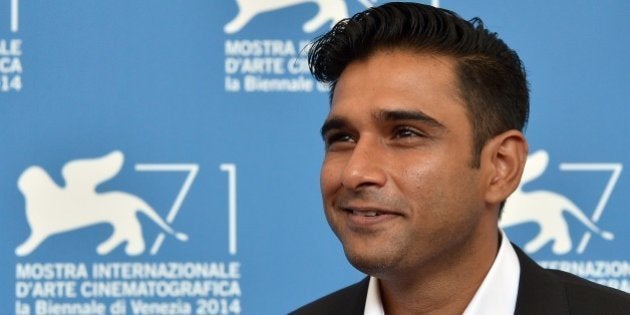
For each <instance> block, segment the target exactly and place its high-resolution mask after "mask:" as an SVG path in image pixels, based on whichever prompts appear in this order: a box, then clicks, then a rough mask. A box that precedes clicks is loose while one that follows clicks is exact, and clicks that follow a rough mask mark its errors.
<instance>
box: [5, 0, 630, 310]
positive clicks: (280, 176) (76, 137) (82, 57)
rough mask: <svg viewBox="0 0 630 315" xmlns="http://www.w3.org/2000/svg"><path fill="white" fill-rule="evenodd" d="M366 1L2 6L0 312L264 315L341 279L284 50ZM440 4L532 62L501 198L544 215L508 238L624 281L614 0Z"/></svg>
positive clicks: (610, 281) (623, 19) (620, 34)
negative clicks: (523, 129)
mask: <svg viewBox="0 0 630 315" xmlns="http://www.w3.org/2000/svg"><path fill="white" fill-rule="evenodd" d="M237 2H238V4H237ZM382 2H383V1H378V0H345V1H344V0H337V1H324V0H321V1H305V0H276V1H258V0H249V1H246V0H238V1H233V0H229V1H199V0H187V1H164V0H154V1H120V0H110V1H100V0H90V1H78V0H57V1H41V0H34V1H19V0H0V142H1V143H0V144H1V145H0V161H1V163H0V174H1V177H0V179H1V180H0V246H1V247H0V266H2V268H1V269H0V282H1V283H3V284H4V285H3V286H2V287H1V288H0V313H2V314H12V313H15V314H36V312H37V311H39V313H41V314H50V313H53V312H54V311H55V309H56V308H57V309H63V308H65V309H67V310H68V309H72V310H74V311H73V312H77V311H78V310H92V311H94V313H100V312H103V313H107V314H110V313H111V314H152V313H151V312H153V314H174V313H176V311H180V313H188V311H190V314H238V313H242V314H281V313H286V312H288V311H290V310H292V309H294V308H296V307H298V306H300V305H302V304H304V303H306V302H308V301H311V300H313V299H315V298H317V297H319V296H322V295H324V294H326V293H328V292H331V291H333V290H334V289H337V288H340V287H342V286H345V285H347V284H349V283H352V282H354V281H357V280H358V279H360V278H361V277H362V275H361V274H360V273H359V272H357V271H355V270H354V269H353V268H352V267H351V266H350V265H349V264H348V263H347V262H346V260H345V258H344V256H343V252H342V250H341V246H340V245H339V243H338V241H337V240H336V239H335V237H334V236H333V234H332V232H331V231H330V230H329V228H328V226H327V224H326V222H325V218H324V215H323V211H322V209H321V199H320V194H319V166H320V163H321V160H322V157H323V146H322V143H321V139H320V138H319V135H318V131H319V127H320V125H321V123H322V121H323V119H324V117H325V115H326V113H327V108H328V101H327V93H326V89H325V88H324V87H322V86H320V85H318V84H316V83H315V82H314V81H313V80H312V79H311V78H310V75H309V74H308V70H307V67H306V66H305V59H304V58H305V54H304V53H301V51H302V48H303V46H304V45H305V43H307V42H308V41H309V40H310V39H312V38H313V37H315V36H316V35H317V34H320V33H322V32H324V31H326V30H328V29H329V28H330V26H331V23H332V22H334V21H336V20H337V19H339V18H342V17H345V16H347V15H349V14H353V13H355V12H358V11H360V10H363V9H364V8H366V6H370V5H378V4H381V3H382ZM427 3H428V2H427ZM434 4H437V3H434ZM439 5H440V6H442V7H445V8H448V9H452V10H454V11H456V12H458V13H460V14H461V15H462V16H463V17H465V18H472V17H474V16H480V17H482V18H483V19H484V21H485V23H486V24H487V26H488V27H489V28H490V29H492V30H494V31H497V32H498V33H499V34H500V36H501V37H502V38H503V39H504V40H505V41H506V42H507V43H508V44H509V45H510V46H511V47H513V48H514V49H515V50H517V52H518V53H519V54H520V56H521V58H522V59H523V60H524V62H525V66H526V69H527V71H528V74H529V80H530V85H531V119H530V124H529V127H528V131H527V136H528V139H529V142H530V150H531V153H532V154H534V153H537V155H536V157H537V160H536V161H533V162H532V163H531V165H534V166H538V170H533V171H531V173H530V174H531V175H532V176H531V180H530V181H528V182H525V183H524V185H523V186H522V187H521V188H520V190H519V194H520V197H521V198H522V200H523V201H522V202H521V203H520V204H519V205H520V207H526V208H527V207H530V208H532V211H533V213H538V212H541V211H542V212H543V213H544V214H542V215H540V214H539V215H532V216H531V217H526V218H524V219H522V220H521V221H518V220H515V221H514V222H503V223H502V224H503V225H504V226H505V227H506V231H507V233H508V235H509V236H510V238H511V239H512V240H513V241H515V242H516V243H518V244H521V245H523V246H525V247H526V249H529V251H530V253H531V254H532V256H533V257H534V258H535V259H537V260H538V261H539V262H541V263H542V264H545V265H547V266H553V267H555V268H562V269H565V270H569V271H571V272H574V273H577V274H579V275H581V276H583V277H587V278H589V279H592V280H595V281H599V282H602V283H605V284H607V285H610V286H613V287H617V288H621V289H622V290H625V291H627V292H630V229H628V224H629V223H630V207H629V206H628V205H629V204H630V193H629V192H630V181H629V177H628V173H627V171H626V170H624V166H625V165H628V163H630V146H629V145H628V140H627V136H626V135H627V134H628V132H630V128H629V127H628V124H627V120H628V119H629V118H630V111H629V110H628V107H627V100H626V94H627V91H628V88H629V86H628V82H629V75H628V73H630V66H629V64H628V57H627V56H628V53H629V52H630V49H629V48H630V43H629V42H628V40H627V34H628V33H630V29H629V27H628V23H627V17H628V14H629V13H630V3H629V2H627V1H612V0H611V1H567V0H558V1H498V0H485V1H456V0H450V1H449V0H443V1H441V3H439ZM532 157H534V155H532ZM90 187H93V188H94V189H90ZM114 191H117V193H114V194H112V192H114ZM532 193H545V194H546V196H548V197H547V198H550V199H548V200H549V202H545V203H542V204H536V203H535V202H533V201H532V200H531V199H528V196H531V194H532ZM112 198H113V199H112ZM552 201H557V202H561V203H562V202H563V203H564V205H565V206H566V207H555V208H554V207H553V206H550V204H555V203H553V202H552ZM139 204H142V205H143V206H142V207H140V208H143V209H145V210H144V212H140V213H136V212H137V211H138V210H137V209H138V208H139V207H136V206H137V205H139ZM519 205H510V204H508V208H507V209H506V215H508V218H511V217H510V215H509V213H510V211H516V210H517V208H518V207H519ZM523 205H524V206H523ZM108 207H109V208H112V209H111V211H110V210H104V209H103V211H101V210H102V209H101V208H108ZM569 208H571V209H573V210H568V209H569ZM147 209H148V210H147ZM151 209H152V210H151ZM116 211H119V212H116ZM136 214H137V215H136ZM553 216H555V218H556V219H558V218H560V222H563V224H561V225H558V224H556V225H554V223H552V220H553V219H552V217H553ZM556 222H557V220H556ZM160 224H161V225H162V227H161V226H160ZM164 224H166V225H168V226H164ZM563 226H564V228H566V230H564V229H563ZM170 227H172V229H173V230H175V231H176V232H180V233H182V234H185V235H186V236H187V241H184V240H183V239H184V237H183V235H182V234H178V236H180V239H178V238H177V237H175V235H172V234H169V233H168V230H170ZM545 231H547V232H548V233H547V234H544V233H543V232H545ZM549 231H551V232H549ZM554 231H555V232H554ZM112 233H113V234H114V237H113V238H110V235H112ZM543 234H544V235H543ZM160 235H161V236H160ZM541 235H542V236H541ZM543 236H544V237H547V238H546V239H545V241H544V242H541V245H540V246H534V245H531V242H532V240H534V239H536V238H540V237H543ZM29 237H30V238H29ZM27 239H28V240H27ZM567 242H569V243H567ZM556 243H557V244H562V245H563V246H560V247H561V248H555V247H554V246H553V245H554V244H556ZM528 244H530V245H529V246H528ZM142 245H144V246H142Z"/></svg>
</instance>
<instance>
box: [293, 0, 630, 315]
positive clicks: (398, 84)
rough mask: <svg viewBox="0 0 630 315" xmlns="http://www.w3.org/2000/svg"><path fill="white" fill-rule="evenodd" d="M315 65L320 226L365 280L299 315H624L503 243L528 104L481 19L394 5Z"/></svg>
mask: <svg viewBox="0 0 630 315" xmlns="http://www.w3.org/2000/svg"><path fill="white" fill-rule="evenodd" d="M309 62H310V66H311V70H312V72H313V74H314V76H315V77H316V78H317V79H318V80H320V81H323V82H328V83H330V85H331V108H330V113H329V115H328V118H327V119H326V121H325V123H324V125H323V127H322V130H321V131H322V136H323V138H324V142H325V147H326V156H325V159H324V163H323V166H322V171H321V189H322V195H323V199H324V208H325V213H326V218H327V220H328V222H329V224H330V226H331V227H332V229H333V231H334V232H335V234H336V235H337V237H338V238H339V239H340V240H341V243H342V244H343V248H344V251H345V254H346V256H347V258H348V260H349V261H350V263H351V264H352V265H353V266H354V267H356V268H357V269H359V270H361V271H362V272H364V273H366V274H368V275H369V276H370V277H368V278H365V279H364V280H363V281H361V282H359V283H357V284H354V285H352V286H350V287H347V288H345V289H342V290H340V291H337V292H335V293H333V294H331V295H329V296H326V297H324V298H322V299H320V300H318V301H315V302H313V303H311V304H309V305H306V306H304V307H302V308H300V309H298V310H297V311H295V312H294V313H295V314H462V313H464V314H512V313H517V314H569V313H571V314H630V295H628V294H626V293H623V292H621V291H617V290H614V289H610V288H606V287H603V286H599V285H596V284H594V283H590V282H588V281H585V280H582V279H580V278H577V277H575V276H572V275H570V274H567V273H563V272H559V271H547V270H544V269H542V268H540V267H539V266H537V265H536V264H535V263H534V262H533V261H532V260H531V259H530V258H528V257H527V256H526V255H525V254H524V253H523V252H521V251H520V250H519V249H518V248H516V247H515V246H513V245H511V244H510V243H509V240H508V239H507V237H506V236H505V234H503V233H502V232H501V231H500V230H499V229H498V227H497V221H498V218H499V213H500V209H501V207H502V205H503V203H504V202H505V200H506V198H507V197H508V196H509V195H510V193H512V191H514V189H515V188H516V187H517V185H518V183H519V180H520V178H521V175H522V172H523V167H524V164H525V160H526V157H527V142H526V140H525V137H524V136H523V133H522V131H523V128H524V126H525V123H526V121H527V117H528V111H529V96H528V90H527V81H526V79H525V72H524V70H523V68H522V65H521V62H520V59H519V57H518V56H517V54H516V53H515V52H514V51H513V50H511V49H510V48H509V47H507V45H505V43H504V42H503V41H501V40H500V39H499V38H497V36H496V34H494V33H491V32H489V31H488V30H486V29H485V28H484V27H483V24H482V22H481V21H480V20H479V19H473V20H471V21H470V22H468V21H465V20H462V19H461V18H460V17H459V16H457V15H456V14H455V13H453V12H450V11H447V10H443V9H437V8H433V7H430V6H426V5H421V4H411V3H388V4H385V5H383V6H380V7H377V8H372V9H368V10H367V11H365V12H363V13H359V14H357V15H355V16H354V17H352V18H350V19H347V20H344V21H341V22H340V23H338V24H337V25H336V26H335V27H334V28H333V29H332V30H331V31H330V32H328V33H327V34H325V35H324V36H322V37H320V38H318V39H317V40H316V41H315V42H314V44H313V46H312V48H311V50H310V52H309Z"/></svg>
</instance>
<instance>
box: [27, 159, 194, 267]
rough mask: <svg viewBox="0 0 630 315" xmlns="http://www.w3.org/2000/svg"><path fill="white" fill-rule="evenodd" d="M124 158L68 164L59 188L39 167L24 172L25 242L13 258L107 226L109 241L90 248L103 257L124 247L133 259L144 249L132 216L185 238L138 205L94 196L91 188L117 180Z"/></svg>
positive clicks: (114, 194) (124, 196) (130, 199)
mask: <svg viewBox="0 0 630 315" xmlns="http://www.w3.org/2000/svg"><path fill="white" fill-rule="evenodd" d="M123 160H124V156H123V154H122V152H120V151H114V152H111V153H109V154H107V155H105V156H103V157H100V158H95V159H82V160H74V161H70V162H68V163H66V164H65V165H64V167H63V169H62V175H63V178H64V180H65V187H60V186H59V185H57V184H56V183H55V182H54V181H53V180H52V179H51V178H50V176H49V175H48V173H47V172H46V171H45V170H44V169H43V168H41V167H39V166H31V167H29V168H27V169H26V170H25V171H24V172H23V173H22V175H20V178H19V179H18V188H19V189H20V191H21V192H22V194H23V195H24V198H25V200H26V219H27V221H28V224H29V226H30V228H31V234H30V236H29V237H28V239H27V240H26V241H25V242H24V243H22V244H21V245H20V246H18V247H17V248H16V250H15V254H16V255H18V256H26V255H28V254H30V253H32V252H33V251H34V250H35V249H36V248H37V247H38V246H39V245H40V244H41V243H42V242H43V241H45V240H46V239H47V238H48V237H50V236H51V235H54V234H58V233H64V232H68V231H72V230H76V229H80V228H84V227H88V226H91V225H95V224H101V223H109V224H111V225H112V227H113V228H114V232H113V233H112V235H111V236H110V237H109V238H108V239H107V240H106V241H104V242H102V243H101V244H100V245H98V247H97V248H96V252H97V253H98V254H100V255H106V254H108V253H109V252H111V251H112V250H113V249H114V248H116V247H117V246H118V245H120V244H122V243H123V242H127V244H126V247H125V252H126V253H127V254H128V255H139V254H141V253H142V252H144V249H145V243H144V239H143V236H142V226H141V225H140V222H139V221H138V218H137V217H136V213H137V212H142V213H144V214H145V215H147V216H148V217H149V218H150V219H151V220H152V221H154V222H155V223H156V224H157V225H158V226H160V227H161V228H162V229H163V230H164V231H166V232H167V233H169V234H171V235H174V236H175V237H176V238H177V239H179V240H181V241H186V240H187V239H188V237H187V236H186V234H183V233H179V232H175V231H173V229H172V228H171V227H170V226H168V224H167V223H166V222H164V220H162V218H161V217H160V216H159V215H158V214H157V213H156V212H155V210H153V209H152V208H151V206H149V205H148V204H147V203H146V202H145V201H144V200H142V199H140V198H139V197H137V196H135V195H132V194H130V193H126V192H121V191H110V192H102V193H99V192H96V187H97V186H98V185H99V184H101V183H103V182H105V181H107V180H109V179H111V178H113V177H114V176H116V175H117V174H118V172H119V171H120V169H121V168H122V165H123Z"/></svg>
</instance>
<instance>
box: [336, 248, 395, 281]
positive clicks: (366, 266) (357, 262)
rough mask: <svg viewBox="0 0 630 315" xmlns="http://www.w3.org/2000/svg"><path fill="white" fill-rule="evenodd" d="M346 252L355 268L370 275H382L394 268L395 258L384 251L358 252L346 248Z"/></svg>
mask: <svg viewBox="0 0 630 315" xmlns="http://www.w3.org/2000/svg"><path fill="white" fill-rule="evenodd" d="M344 252H345V254H346V258H347V259H348V261H349V262H350V264H351V265H352V266H353V267H354V268H356V269H357V270H359V271H361V272H363V273H365V274H367V275H370V276H378V275H382V274H384V273H386V272H387V271H388V270H391V269H392V268H394V262H393V259H391V257H388V256H387V255H384V253H381V254H380V255H379V254H376V253H356V252H353V251H350V250H347V249H345V248H344Z"/></svg>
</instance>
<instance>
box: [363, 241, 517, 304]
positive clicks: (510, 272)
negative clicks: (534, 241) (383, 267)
mask: <svg viewBox="0 0 630 315" xmlns="http://www.w3.org/2000/svg"><path fill="white" fill-rule="evenodd" d="M520 274H521V266H520V264H519V261H518V257H517V256H516V252H514V248H512V245H511V244H510V241H509V240H508V238H507V235H505V233H504V232H503V230H501V245H500V246H499V252H498V253H497V257H496V258H495V259H494V262H493V263H492V266H491V267H490V271H488V274H487V275H486V277H485V278H484V279H483V282H482V283H481V286H479V289H477V292H476V293H475V295H474V296H473V298H472V300H471V301H470V303H468V306H467V307H466V310H464V315H476V314H514V308H515V306H516V297H517V295H518V283H519V277H520ZM363 314H364V315H384V314H385V311H384V310H383V303H382V301H381V294H380V290H379V288H378V279H377V278H374V277H370V283H369V285H368V292H367V298H366V300H365V310H364V313H363Z"/></svg>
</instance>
